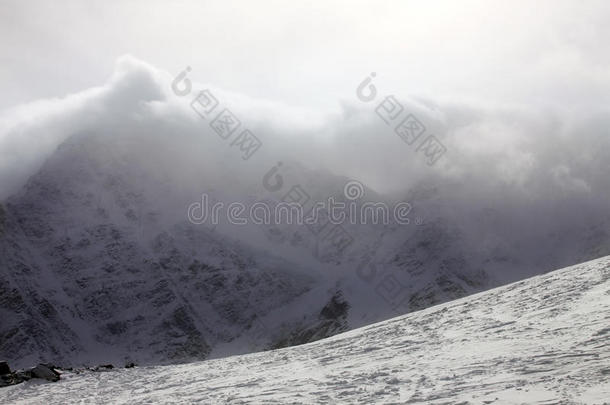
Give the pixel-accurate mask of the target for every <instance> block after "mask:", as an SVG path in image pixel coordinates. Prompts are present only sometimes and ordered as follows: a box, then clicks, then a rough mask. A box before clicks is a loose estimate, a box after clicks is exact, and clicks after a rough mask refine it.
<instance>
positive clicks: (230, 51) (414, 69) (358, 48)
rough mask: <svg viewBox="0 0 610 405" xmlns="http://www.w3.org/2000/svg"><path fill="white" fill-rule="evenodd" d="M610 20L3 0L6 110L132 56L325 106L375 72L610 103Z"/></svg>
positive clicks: (507, 100) (541, 99)
mask: <svg viewBox="0 0 610 405" xmlns="http://www.w3.org/2000/svg"><path fill="white" fill-rule="evenodd" d="M312 3H313V4H312ZM609 19H610V2H607V1H603V0H601V1H558V0H553V1H550V0H549V1H535V2H532V1H501V2H500V1H489V0H480V1H459V2H456V1H368V2H362V1H344V2H338V1H326V0H325V1H319V2H285V1H257V2H252V1H243V2H238V1H216V2H209V1H175V2H169V1H166V2H164V1H121V2H119V1H66V0H62V1H22V0H4V1H2V2H1V4H0V49H2V53H1V55H0V57H1V58H2V60H1V63H0V82H1V83H2V90H3V91H2V93H1V94H0V110H3V109H5V108H7V107H10V106H14V105H16V104H20V103H24V102H28V101H33V100H37V99H39V98H49V97H61V96H64V95H66V94H68V93H74V92H78V91H80V90H82V89H86V88H89V87H92V86H99V85H101V84H103V83H104V81H105V80H106V79H107V78H108V77H109V76H110V74H111V73H112V70H113V65H114V63H115V61H116V59H117V58H118V57H120V56H122V55H124V54H131V55H133V56H135V57H137V58H139V59H141V60H144V61H147V62H148V63H150V64H152V65H153V66H156V67H157V68H159V69H163V70H166V71H168V72H170V73H173V74H176V73H178V72H179V71H181V70H182V69H183V68H184V66H186V65H190V66H191V67H192V68H193V75H194V77H195V78H196V79H197V80H199V81H200V82H205V83H214V84H215V85H216V86H218V87H220V88H224V89H227V90H232V91H236V92H239V93H243V94H247V95H249V96H251V97H255V98H264V99H270V100H275V101H279V102H282V103H285V104H288V105H294V106H301V107H304V108H308V109H316V110H333V109H337V108H338V105H339V102H340V101H341V100H343V99H348V100H351V99H353V91H354V87H355V86H356V85H357V84H358V83H359V82H360V81H361V80H362V78H363V77H364V76H366V75H367V74H369V73H370V72H372V71H375V72H376V73H377V74H378V76H377V78H378V83H379V87H380V88H383V89H384V92H385V93H389V94H392V93H393V94H396V95H398V96H401V97H421V98H423V99H431V100H434V101H440V100H458V101H460V102H462V101H466V102H470V103H481V104H485V105H537V106H542V107H548V106H556V105H557V104H559V105H561V106H565V107H570V108H572V107H577V108H580V107H584V108H588V107H589V106H591V105H594V106H597V105H599V104H602V103H604V104H608V102H609V100H610V91H609V90H610V43H609V42H608V39H609V38H610V24H608V21H609Z"/></svg>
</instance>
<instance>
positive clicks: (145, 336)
mask: <svg viewBox="0 0 610 405" xmlns="http://www.w3.org/2000/svg"><path fill="white" fill-rule="evenodd" d="M163 77H164V76H163V75H162V74H160V73H159V72H158V71H157V70H155V69H153V68H151V67H150V66H148V65H146V64H143V63H142V62H140V61H136V60H133V58H126V59H123V60H122V62H120V63H119V64H118V66H117V72H115V75H113V77H112V78H111V80H110V81H109V83H108V84H107V85H106V86H105V87H103V88H100V89H92V90H91V91H88V92H86V93H84V94H82V95H77V96H75V98H72V99H70V98H68V99H66V100H64V101H61V102H60V104H61V105H60V106H59V107H61V108H59V107H58V108H57V111H61V112H62V113H61V114H59V113H57V114H56V115H53V114H51V115H52V116H53V117H55V118H53V119H49V118H48V117H47V118H46V119H45V117H39V118H40V119H41V121H40V122H39V121H37V120H30V121H27V122H23V121H22V120H20V119H17V121H15V122H14V123H13V124H11V125H8V124H6V123H5V122H4V121H3V124H2V125H3V126H2V128H1V130H2V131H7V132H6V133H5V135H6V136H5V137H4V138H3V139H15V140H16V141H17V140H21V139H29V140H30V141H31V143H35V142H40V143H41V144H42V146H43V147H42V150H45V151H46V150H47V149H48V159H46V161H45V162H44V164H42V165H41V166H40V167H38V166H36V165H34V163H33V162H24V165H23V166H24V171H23V173H21V174H20V175H19V176H25V173H27V174H28V176H30V177H29V180H28V181H27V183H26V184H25V185H24V186H23V187H22V188H21V189H20V191H19V192H17V193H16V194H14V195H12V197H10V198H8V199H6V200H4V201H3V202H2V204H0V319H1V320H2V322H0V358H2V359H5V360H8V361H9V362H10V364H11V365H13V366H14V367H20V366H24V367H25V366H29V365H31V364H33V363H36V362H41V361H46V362H53V363H56V364H58V365H63V366H68V365H83V364H86V365H91V364H98V363H108V362H112V363H116V364H122V363H125V362H130V361H134V362H137V363H138V364H164V363H177V362H186V361H194V360H201V359H207V358H216V357H222V356H227V355H234V354H241V353H246V352H251V351H256V350H263V349H268V348H278V347H283V346H289V345H294V344H301V343H306V342H310V341H313V340H316V339H320V338H324V337H327V336H330V335H333V334H336V333H339V332H343V331H346V330H349V329H353V328H357V327H360V326H364V325H368V324H371V323H374V322H378V321H381V320H384V319H388V318H391V317H393V316H396V315H400V314H404V313H407V312H411V311H415V310H420V309H423V308H427V307H429V306H431V305H435V304H439V303H443V302H447V301H449V300H453V299H456V298H460V297H464V296H466V295H469V294H472V293H476V292H479V291H482V290H485V289H489V288H492V287H496V286H498V285H502V284H506V283H508V282H512V281H516V280H519V279H523V278H526V277H530V276H533V275H536V274H541V273H544V272H546V271H550V270H552V269H554V268H559V267H564V266H567V265H570V264H574V263H579V262H582V261H584V260H587V259H592V258H595V257H600V256H604V255H607V254H610V245H609V244H608V240H609V238H608V233H607V229H608V224H610V219H609V218H608V215H607V210H606V207H605V202H604V203H603V204H601V203H599V202H598V203H597V204H598V205H599V206H601V208H599V207H597V208H596V209H588V208H591V207H593V206H588V205H587V198H588V197H587V196H585V197H584V198H583V197H579V198H582V200H577V201H576V202H577V203H578V204H575V203H574V201H572V200H569V199H559V200H558V201H550V202H547V201H544V202H543V204H542V205H540V204H539V203H537V204H538V205H536V204H533V207H534V208H536V209H532V212H528V208H530V205H528V204H529V202H530V201H531V199H532V198H531V196H527V198H525V200H526V201H527V202H528V203H526V204H523V203H521V202H520V201H519V204H515V205H514V207H513V206H512V205H510V204H508V205H506V206H504V207H503V208H504V209H505V210H498V209H494V206H495V205H494V203H495V202H496V200H493V199H492V200H491V201H489V200H484V201H482V202H481V203H480V204H472V201H473V200H472V198H470V197H468V198H465V197H464V196H465V195H466V194H468V190H466V191H463V190H462V189H464V188H465V187H464V186H463V184H462V183H460V181H454V182H453V183H451V182H448V180H443V179H442V178H441V177H439V176H436V177H434V176H432V177H422V178H421V179H422V180H421V182H420V183H419V184H416V186H413V187H409V188H408V189H405V190H403V191H402V192H400V193H397V194H395V195H381V194H379V193H377V192H375V191H374V190H373V189H372V188H369V187H367V186H366V185H362V187H363V189H362V191H363V196H362V198H361V199H359V200H358V201H357V204H358V205H359V206H361V205H362V204H364V203H365V202H372V203H387V204H388V205H389V206H392V204H393V203H396V202H408V203H410V204H411V205H412V210H411V212H410V213H409V219H410V223H409V224H408V225H399V224H396V223H390V224H371V223H369V224H361V223H352V221H351V219H353V218H352V217H348V218H347V220H346V221H345V223H344V224H342V227H343V230H344V231H345V232H346V233H347V235H348V240H349V243H348V244H346V245H344V246H342V247H340V248H337V246H336V245H335V244H334V241H333V240H332V239H330V238H329V237H328V235H329V232H327V231H328V230H329V228H331V227H326V228H324V229H325V230H324V231H323V232H320V227H315V226H314V227H313V228H314V229H312V227H308V226H306V225H288V224H285V223H274V224H266V225H256V224H252V223H250V224H248V225H235V224H231V223H228V222H227V221H226V219H225V220H221V221H220V223H218V224H215V225H211V224H209V223H204V224H199V225H198V224H194V223H192V222H191V221H189V220H188V217H187V213H188V212H189V207H191V206H192V204H193V203H195V202H198V201H202V194H203V193H205V194H206V195H207V196H208V197H209V198H210V201H211V202H214V201H219V202H224V203H225V207H226V206H227V205H228V204H230V203H232V202H240V203H247V204H251V203H256V202H265V203H267V204H268V205H270V206H273V205H274V204H277V203H278V202H280V201H283V200H284V199H285V197H286V196H287V194H289V193H290V192H291V191H292V187H294V186H297V185H298V186H300V187H301V188H302V190H304V191H305V192H306V193H307V194H308V196H309V197H310V198H309V200H310V201H309V204H311V203H312V202H314V201H324V200H326V199H328V197H335V198H336V199H337V200H338V201H346V197H347V196H346V195H345V192H344V187H345V185H346V183H348V182H349V181H352V180H353V179H350V178H347V177H345V176H342V175H340V174H336V173H334V172H331V170H330V169H329V168H328V167H326V168H318V169H313V168H312V167H310V166H308V165H307V164H306V163H307V161H306V160H305V161H303V159H301V160H299V159H297V158H298V157H299V156H298V154H294V153H292V152H291V151H292V150H294V149H298V148H299V147H304V144H302V143H301V142H309V140H308V139H305V137H298V139H297V138H294V137H293V138H282V136H279V135H278V134H275V135H276V136H275V138H271V139H273V142H267V140H265V142H267V143H265V149H262V150H261V152H260V153H257V155H256V156H255V157H254V158H253V160H250V161H245V160H243V159H240V156H239V155H238V154H236V153H235V152H236V148H230V147H227V143H226V142H225V141H223V140H222V139H221V138H220V137H219V136H218V134H217V133H214V131H213V130H212V129H210V125H209V123H208V122H206V121H204V120H202V119H201V117H200V115H199V114H198V113H196V112H194V111H193V109H192V108H191V107H190V105H189V103H188V102H186V103H185V105H182V104H180V103H181V102H184V101H185V100H177V98H176V97H175V94H172V93H170V88H171V87H170V81H169V80H168V79H167V78H165V79H163ZM164 80H165V81H164ZM214 94H215V95H216V96H218V97H219V98H221V99H222V100H229V102H228V103H229V105H230V107H231V108H232V109H233V111H235V113H236V114H240V116H241V114H242V113H243V114H246V113H247V111H248V110H252V111H250V114H249V115H246V116H248V117H253V118H257V119H258V120H259V122H258V123H257V121H256V120H252V122H253V124H252V125H253V126H252V128H253V130H254V131H255V132H256V131H257V129H258V128H257V127H256V125H259V126H261V129H262V128H267V129H268V130H270V131H271V130H273V127H274V126H279V128H280V129H279V130H277V132H279V133H283V132H284V131H285V130H286V129H285V127H282V126H281V125H279V124H278V123H277V122H275V121H273V120H271V121H273V122H275V124H274V125H271V126H263V125H262V124H261V122H263V121H265V122H266V121H268V118H269V116H268V115H267V116H265V115H264V111H265V109H266V107H265V106H266V104H264V103H263V104H260V103H258V104H257V103H256V102H252V101H251V100H250V101H247V100H244V99H243V97H242V98H241V99H240V98H239V97H237V102H233V104H231V103H230V101H231V97H230V95H229V94H227V93H222V92H215V93H214ZM221 96H222V97H221ZM233 98H234V99H235V97H233ZM75 100H76V101H78V102H76V101H75ZM223 102H224V101H223ZM62 103H63V104H62ZM234 105H237V106H239V105H242V110H239V109H238V108H234ZM77 106H79V107H77ZM244 106H245V107H244ZM248 106H249V107H248ZM263 107H265V108H263ZM267 107H268V106H267ZM63 114H66V115H67V118H64V119H62V118H61V117H62V116H63ZM18 115H23V114H18ZM25 115H26V116H27V114H25ZM259 115H261V116H260V117H259ZM289 116H290V117H293V118H294V117H298V116H299V114H294V115H290V114H289ZM345 119H346V120H347V121H346V122H345V124H346V125H347V124H350V125H355V124H358V125H359V123H358V122H356V123H354V122H350V121H349V119H350V118H349V117H347V118H345ZM244 121H245V120H244ZM7 122H8V121H7ZM11 122H13V121H11ZM33 122H36V124H32V123H33ZM244 124H245V122H244ZM289 124H290V125H296V124H297V122H296V118H294V119H292V118H291V119H290V123H289ZM248 125H250V123H248ZM297 126H298V125H297ZM261 132H262V131H261ZM288 132H290V131H288ZM322 132H323V131H322ZM3 133H4V132H3ZM25 135H27V136H25ZM308 135H312V134H309V133H308ZM50 139H54V140H55V141H57V143H58V144H59V147H58V148H57V149H56V150H54V149H53V148H52V147H51V145H54V142H55V141H53V142H52V141H50ZM303 139H305V141H304V140H303ZM45 140H46V141H45ZM60 140H61V141H60ZM295 145H296V146H295ZM299 145H300V146H299ZM306 150H307V151H311V150H315V149H306ZM41 153H42V152H41ZM284 154H286V155H284ZM45 156H47V154H46V152H45ZM292 157H294V159H291V158H292ZM280 158H281V160H282V161H283V165H282V166H281V170H279V171H277V172H276V173H275V174H274V175H273V176H275V175H277V176H281V179H282V184H283V186H279V187H275V186H274V187H268V184H266V180H265V179H266V178H268V176H269V175H270V173H272V170H273V168H274V167H279V165H278V164H277V162H278V160H279V159H280ZM255 159H256V160H255ZM254 160H255V161H254ZM25 163H27V164H25ZM25 168H27V170H26V169H25ZM3 176H4V177H2V178H3V179H6V178H7V177H6V176H5V175H4V174H3ZM603 177H605V175H604V176H603ZM15 184H21V183H19V182H17V181H15ZM278 184H279V183H278ZM10 189H12V188H10ZM4 190H5V188H3V191H4ZM518 191H519V190H517V191H515V190H514V189H511V188H506V189H505V191H504V193H505V194H502V195H499V196H497V197H495V198H497V200H501V199H503V198H505V197H506V198H508V197H510V196H512V195H513V194H514V193H516V192H518ZM491 194H493V193H491ZM536 198H539V197H536ZM540 198H541V197H540ZM551 204H553V205H551ZM574 206H576V207H578V208H579V212H574V210H573V207H574ZM540 207H542V208H540ZM547 211H548V213H546V212H547ZM539 218H540V219H539ZM557 218H560V219H561V221H558V220H557ZM221 219H222V218H221ZM534 220H535V221H537V222H536V223H534V224H532V221H534ZM333 229H334V228H333Z"/></svg>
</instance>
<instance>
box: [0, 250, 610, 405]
mask: <svg viewBox="0 0 610 405" xmlns="http://www.w3.org/2000/svg"><path fill="white" fill-rule="evenodd" d="M609 337H610V257H605V258H602V259H598V260H595V261H592V262H588V263H584V264H580V265H576V266H572V267H568V268H565V269H562V270H557V271H554V272H552V273H548V274H545V275H542V276H537V277H534V278H530V279H527V280H524V281H520V282H517V283H514V284H510V285H508V286H504V287H500V288H497V289H494V290H490V291H487V292H483V293H479V294H476V295H472V296H469V297H466V298H462V299H459V300H456V301H453V302H449V303H446V304H442V305H438V306H435V307H431V308H428V309H425V310H422V311H418V312H414V313H411V314H408V315H405V316H401V317H397V318H394V319H391V320H388V321H385V322H382V323H378V324H375V325H371V326H368V327H364V328H360V329H356V330H353V331H350V332H346V333H343V334H340V335H336V336H334V337H331V338H327V339H324V340H320V341H318V342H314V343H309V344H305V345H301V346H295V347H290V348H286V349H280V350H273V351H267V352H261V353H254V354H249V355H242V356H234V357H228V358H224V359H217V360H209V361H204V362H197V363H193V364H183V365H174V366H156V367H143V368H135V369H121V370H116V371H111V372H101V373H100V372H98V373H95V372H85V373H81V374H73V373H66V374H64V375H63V376H62V380H61V381H60V382H58V383H39V382H32V381H30V382H27V383H24V384H21V385H17V386H12V387H8V388H6V389H3V390H0V402H2V403H16V404H51V403H66V402H69V403H74V404H76V403H100V404H106V403H130V404H132V403H193V402H199V403H223V404H224V403H232V404H239V403H278V404H279V403H281V404H285V403H327V404H336V403H443V404H447V403H539V404H551V403H553V404H555V403H591V404H603V403H610V402H609V401H610V339H609Z"/></svg>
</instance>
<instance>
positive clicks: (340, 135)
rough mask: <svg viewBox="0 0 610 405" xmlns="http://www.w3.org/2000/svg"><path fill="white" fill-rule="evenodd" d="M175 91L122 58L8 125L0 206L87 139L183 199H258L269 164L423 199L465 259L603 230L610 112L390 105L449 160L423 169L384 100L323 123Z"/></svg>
mask: <svg viewBox="0 0 610 405" xmlns="http://www.w3.org/2000/svg"><path fill="white" fill-rule="evenodd" d="M173 79H174V78H173V77H172V76H171V75H170V74H169V73H167V72H163V71H161V70H158V69H156V68H154V67H152V66H151V65H148V64H146V63H144V62H142V61H140V60H137V59H136V58H133V57H130V56H126V57H122V58H120V59H119V60H118V61H117V62H116V65H115V71H114V73H113V74H112V75H111V77H110V78H109V79H108V81H107V82H106V83H105V84H104V85H103V86H101V87H97V88H92V89H88V90H84V91H82V92H80V93H76V94H71V95H68V96H66V97H63V98H61V99H50V100H41V101H37V102H34V103H29V104H25V105H21V106H18V107H15V108H12V109H10V110H7V111H5V112H4V113H3V114H2V116H1V117H0V198H2V199H5V198H7V197H8V196H10V195H12V194H14V193H16V192H17V191H18V190H19V188H20V187H21V186H22V185H23V184H24V183H25V181H26V180H27V178H28V177H29V176H31V175H32V174H34V173H36V172H37V171H38V170H39V168H40V167H41V165H42V163H43V162H44V161H45V159H47V158H48V157H49V156H50V155H51V154H52V153H53V151H54V150H55V149H56V148H57V146H58V145H60V144H61V143H62V142H63V141H64V140H66V139H67V138H68V137H69V136H71V135H73V134H78V133H84V132H91V133H96V134H99V136H103V137H108V138H109V142H110V138H113V139H114V140H113V142H114V141H115V140H117V139H119V140H120V139H123V138H125V139H129V140H130V142H131V143H126V144H125V145H126V146H125V148H133V149H134V154H133V159H134V162H136V161H137V162H139V163H141V164H142V165H148V166H146V167H148V168H149V169H150V171H151V172H158V173H159V176H165V177H166V178H167V179H168V181H172V182H173V183H179V184H180V185H182V186H183V188H184V189H188V190H191V191H192V190H197V191H205V190H204V189H205V188H215V189H216V190H219V189H224V190H225V192H226V193H232V194H234V195H239V194H240V193H242V197H243V194H244V193H245V194H248V193H252V192H255V191H256V189H257V187H258V188H260V179H261V178H262V175H263V174H264V173H265V172H267V171H268V170H269V168H270V167H271V166H273V165H274V164H275V163H276V162H278V161H284V162H294V163H295V164H298V165H302V166H304V167H308V168H310V169H312V170H319V171H320V173H324V172H325V171H326V172H328V173H334V174H335V175H339V176H345V177H347V178H354V179H357V180H359V181H362V182H364V183H365V184H366V185H367V186H368V187H370V188H372V189H374V190H377V191H379V192H382V193H385V194H387V195H388V198H398V197H402V198H404V197H405V196H407V195H410V194H409V192H410V191H411V192H412V191H413V190H417V189H422V188H428V189H434V190H436V195H437V197H438V199H439V200H440V201H442V204H440V208H438V207H437V208H436V210H437V211H436V212H435V213H432V212H429V214H430V215H439V216H445V217H447V218H451V219H452V220H453V221H454V222H455V223H460V224H461V225H460V226H461V227H462V229H463V235H464V239H465V240H468V241H469V242H468V243H472V244H473V245H476V244H477V243H480V242H481V240H485V239H486V238H487V240H501V241H502V243H503V244H504V245H507V246H513V247H515V246H518V245H519V244H520V243H522V242H523V241H528V243H537V242H539V241H541V240H544V238H545V237H546V236H548V235H549V234H553V233H555V234H557V233H559V234H561V233H562V232H563V233H566V235H564V236H563V239H562V240H563V242H562V243H565V244H566V245H569V243H570V242H573V240H572V239H571V238H570V235H569V234H567V233H569V232H573V229H574V228H575V227H577V228H578V229H581V228H586V227H594V226H598V225H599V224H603V223H605V221H607V220H608V211H607V202H608V201H610V180H609V178H608V176H607V174H608V173H609V172H610V170H609V169H610V167H609V166H608V162H610V156H609V153H610V144H609V143H610V137H608V128H610V111H609V110H608V109H607V108H604V107H599V108H597V109H595V110H579V109H576V110H574V109H570V108H565V109H560V108H545V109H540V108H539V109H536V108H523V107H510V106H505V105H498V106H494V105H491V104H490V105H487V106H485V107H484V108H483V107H481V106H473V105H471V104H468V103H466V102H462V103H459V102H455V101H453V102H442V101H434V100H429V99H426V100H424V99H413V98H411V99H410V98H401V97H399V96H396V99H397V100H398V101H399V102H400V103H401V104H402V105H403V107H404V114H407V113H410V114H413V115H414V116H416V117H417V119H418V120H420V121H421V122H422V123H423V124H424V125H425V127H426V134H434V135H435V136H436V137H437V138H438V139H439V140H440V141H441V142H442V143H443V145H444V146H445V147H446V149H447V152H446V153H445V155H443V157H442V158H441V159H440V160H439V161H438V162H437V163H436V165H434V166H429V165H428V164H427V161H426V156H424V154H423V153H422V152H421V151H418V150H417V145H416V144H414V145H408V144H407V143H406V142H404V141H403V140H402V139H401V138H400V137H399V136H398V135H397V134H396V133H395V132H394V130H393V127H392V126H390V125H387V124H386V123H385V122H384V121H383V120H382V119H381V118H380V117H379V116H378V115H377V113H376V111H375V108H376V106H377V105H378V103H379V102H380V101H381V100H383V97H385V94H383V93H382V92H380V95H379V97H378V100H376V101H375V102H373V103H370V104H367V103H362V102H360V101H359V100H358V99H356V98H355V97H354V100H353V101H343V102H342V104H341V107H340V109H339V110H337V111H336V112H331V113H329V112H324V113H321V112H316V111H312V110H306V109H304V108H302V107H294V106H289V105H286V104H282V103H279V102H273V101H269V100H260V99H256V98H252V97H248V96H246V95H243V94H238V93H235V92H230V91H225V90H223V89H219V88H216V87H214V86H211V85H209V84H201V83H193V86H192V92H191V94H190V95H189V96H186V97H178V96H176V95H175V94H173V92H172V91H171V82H172V80H173ZM202 89H209V90H211V91H212V93H213V94H214V96H215V97H217V99H218V100H219V102H220V103H221V104H222V106H223V108H224V107H226V108H229V109H230V110H231V111H232V112H233V113H234V114H235V116H236V117H238V118H239V120H240V121H241V122H242V125H243V127H247V128H248V129H250V130H251V131H252V132H253V133H254V134H256V136H258V137H259V139H260V140H261V141H262V142H263V147H262V148H261V149H260V151H259V152H257V154H256V155H255V156H253V157H252V158H251V160H248V161H247V162H245V161H244V160H243V159H241V155H240V154H239V153H238V151H236V149H235V148H232V147H230V143H229V142H227V141H224V140H222V139H221V138H220V137H219V136H218V135H216V134H215V133H214V132H213V131H212V130H211V129H210V127H209V125H208V122H207V121H205V120H203V119H202V118H201V117H199V116H198V115H197V113H195V112H194V111H193V110H192V109H191V106H190V101H191V100H192V98H193V97H194V96H195V95H196V94H198V92H199V91H201V90H202ZM134 139H135V140H136V142H135V143H134V142H133V141H134ZM422 139H423V138H422ZM135 152H137V153H135ZM138 159H139V160H138ZM320 181H321V180H320ZM411 195H413V194H412V193H411ZM422 204H425V201H423V202H422ZM420 208H421V209H422V212H425V211H426V207H425V206H424V207H420ZM490 210H491V211H490ZM485 212H487V213H489V212H493V215H492V216H493V217H494V218H495V219H494V221H491V222H485V221H483V220H482V218H485V217H486V216H485V215H483V216H482V213H485ZM486 215H487V214H486ZM481 221H483V222H481ZM499 224H500V226H499ZM574 238H576V236H574Z"/></svg>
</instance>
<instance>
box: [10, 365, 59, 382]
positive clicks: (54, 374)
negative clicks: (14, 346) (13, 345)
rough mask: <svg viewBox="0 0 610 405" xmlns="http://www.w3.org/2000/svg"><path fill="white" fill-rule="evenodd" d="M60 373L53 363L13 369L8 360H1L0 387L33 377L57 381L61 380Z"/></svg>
mask: <svg viewBox="0 0 610 405" xmlns="http://www.w3.org/2000/svg"><path fill="white" fill-rule="evenodd" d="M60 375H61V374H60V373H59V372H58V371H57V370H56V367H55V366H53V365H51V364H39V365H37V366H36V367H33V368H30V369H27V370H20V371H11V369H10V367H9V365H8V363H7V362H4V361H3V362H0V387H6V386H9V385H15V384H19V383H22V382H24V381H28V380H31V379H32V378H41V379H44V380H47V381H52V382H55V381H59V379H60Z"/></svg>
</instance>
